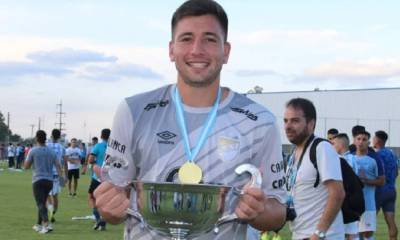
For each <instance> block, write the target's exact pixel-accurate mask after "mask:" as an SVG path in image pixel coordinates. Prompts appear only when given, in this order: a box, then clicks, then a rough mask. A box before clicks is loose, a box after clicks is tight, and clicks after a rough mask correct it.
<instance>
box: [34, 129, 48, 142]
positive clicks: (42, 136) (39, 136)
mask: <svg viewBox="0 0 400 240" xmlns="http://www.w3.org/2000/svg"><path fill="white" fill-rule="evenodd" d="M36 141H37V142H38V143H40V144H44V143H45V142H46V132H45V131H43V130H38V131H37V132H36Z"/></svg>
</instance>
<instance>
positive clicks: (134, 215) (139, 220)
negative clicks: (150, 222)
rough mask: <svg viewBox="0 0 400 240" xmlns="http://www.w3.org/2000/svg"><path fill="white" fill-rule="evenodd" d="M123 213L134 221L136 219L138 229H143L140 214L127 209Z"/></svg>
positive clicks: (142, 220)
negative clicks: (138, 223) (138, 224)
mask: <svg viewBox="0 0 400 240" xmlns="http://www.w3.org/2000/svg"><path fill="white" fill-rule="evenodd" d="M125 212H126V213H127V214H128V215H129V216H132V217H133V218H134V219H136V220H137V221H138V222H140V228H142V229H143V228H144V219H143V216H142V214H140V213H139V212H138V211H135V210H133V209H131V208H127V209H126V210H125Z"/></svg>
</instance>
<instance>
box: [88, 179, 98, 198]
mask: <svg viewBox="0 0 400 240" xmlns="http://www.w3.org/2000/svg"><path fill="white" fill-rule="evenodd" d="M100 184H101V182H99V181H97V180H94V179H93V178H92V181H91V182H90V186H89V191H88V193H90V194H92V193H93V192H94V190H96V188H97V187H98V186H100Z"/></svg>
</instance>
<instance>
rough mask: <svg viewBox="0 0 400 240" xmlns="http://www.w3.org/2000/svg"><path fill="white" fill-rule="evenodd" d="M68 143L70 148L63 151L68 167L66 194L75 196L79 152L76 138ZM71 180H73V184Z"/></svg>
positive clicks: (79, 163)
mask: <svg viewBox="0 0 400 240" xmlns="http://www.w3.org/2000/svg"><path fill="white" fill-rule="evenodd" d="M70 143H71V146H70V147H68V148H67V150H66V151H65V157H66V161H67V166H68V193H69V195H70V196H76V189H77V188H78V180H79V169H80V165H81V150H80V149H79V147H78V141H77V140H76V138H72V139H71V142H70ZM72 179H73V180H74V181H73V182H72ZM72 184H73V185H72Z"/></svg>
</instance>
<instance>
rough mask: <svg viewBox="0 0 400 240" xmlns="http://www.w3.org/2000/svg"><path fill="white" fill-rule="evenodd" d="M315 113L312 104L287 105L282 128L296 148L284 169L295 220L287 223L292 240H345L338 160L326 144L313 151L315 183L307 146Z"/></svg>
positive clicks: (304, 101) (303, 101) (301, 101)
mask: <svg viewBox="0 0 400 240" xmlns="http://www.w3.org/2000/svg"><path fill="white" fill-rule="evenodd" d="M316 120H317V113H316V110H315V107H314V105H313V103H312V102H311V101H309V100H307V99H303V98H295V99H291V100H290V101H289V102H288V103H287V104H286V110H285V114H284V127H285V132H286V136H287V138H288V140H289V141H290V142H291V143H293V144H294V145H295V147H296V148H295V150H294V152H293V154H292V156H291V157H290V159H289V162H288V167H287V179H288V181H287V184H288V191H289V199H288V205H289V206H290V207H291V208H294V211H296V213H297V217H295V218H294V220H292V221H291V222H290V229H291V231H292V233H293V235H292V239H295V240H300V239H301V240H302V239H310V240H317V239H328V240H339V239H340V240H342V239H344V229H343V217H342V212H341V206H342V202H343V199H344V197H345V192H344V189H343V184H342V173H341V168H340V160H339V157H338V155H337V153H336V152H335V150H334V149H333V147H332V145H331V144H329V143H328V142H325V141H323V142H320V143H319V144H318V145H317V148H316V161H317V166H318V173H319V177H320V184H318V186H317V187H315V186H314V183H315V181H316V178H317V170H316V169H315V167H314V166H313V164H312V163H311V160H310V152H309V151H310V148H309V146H310V145H311V144H312V142H313V141H314V139H315V136H314V129H315V124H316Z"/></svg>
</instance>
